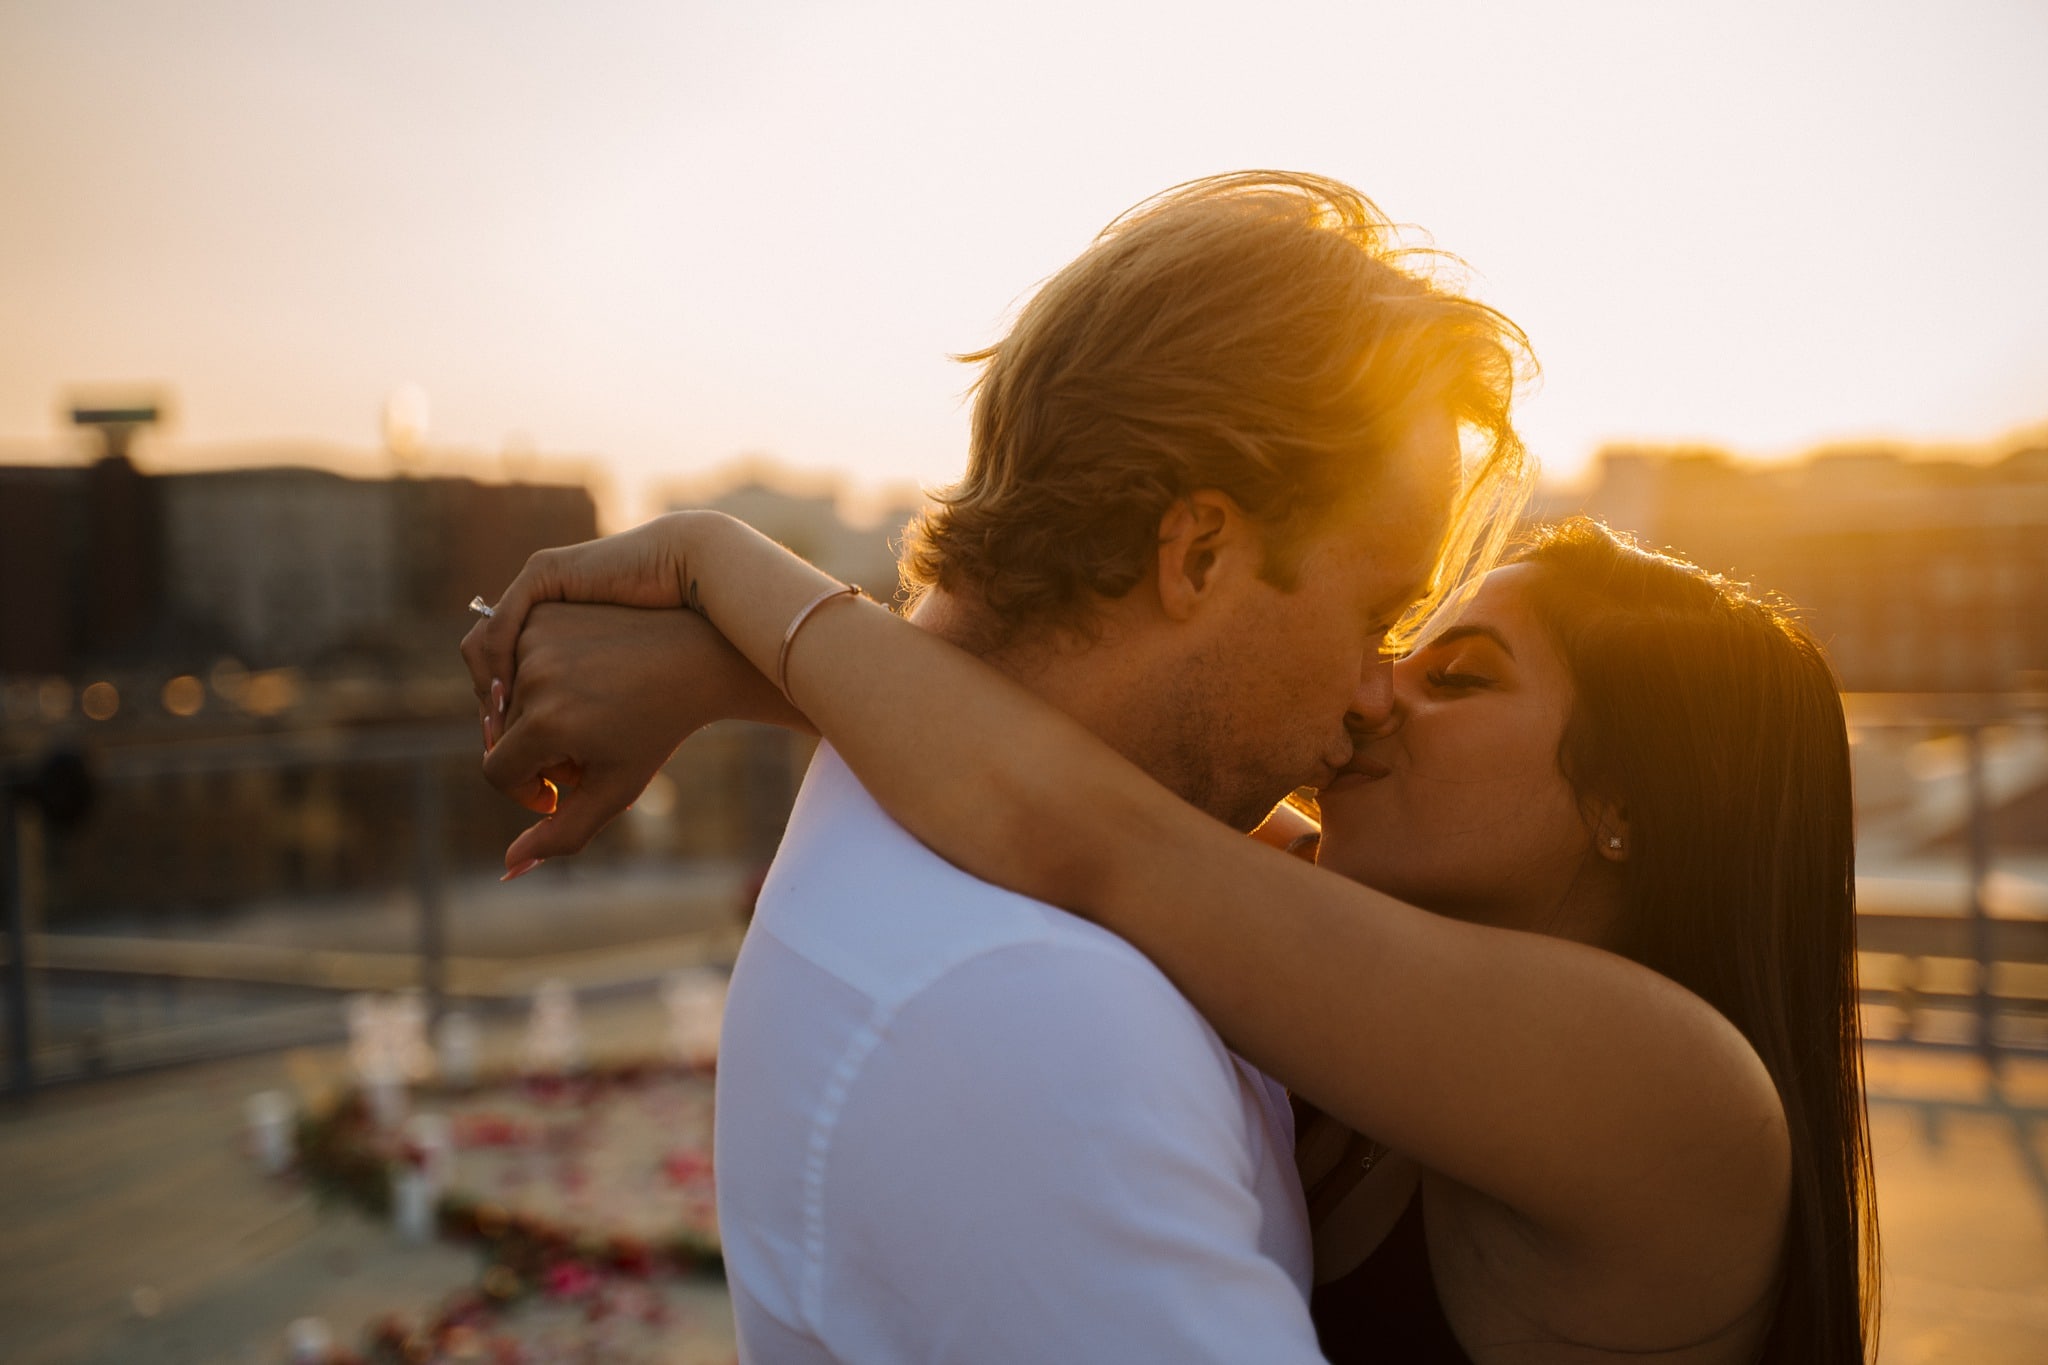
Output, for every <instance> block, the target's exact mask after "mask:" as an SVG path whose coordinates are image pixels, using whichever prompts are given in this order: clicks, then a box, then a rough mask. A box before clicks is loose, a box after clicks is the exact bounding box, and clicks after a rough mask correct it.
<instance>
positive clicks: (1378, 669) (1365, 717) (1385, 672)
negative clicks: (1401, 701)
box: [1344, 658, 1397, 741]
mask: <svg viewBox="0 0 2048 1365" xmlns="http://www.w3.org/2000/svg"><path fill="white" fill-rule="evenodd" d="M1396 709H1397V708H1396V706H1395V703H1394V661H1393V660H1392V659H1383V658H1375V659H1372V660H1370V661H1368V662H1367V663H1366V665H1365V669H1364V671H1363V672H1361V673H1360V674H1359V677H1358V687H1357V689H1356V690H1355V691H1354V692H1352V694H1351V705H1350V706H1349V707H1348V708H1347V709H1346V711H1345V713H1344V728H1345V729H1347V730H1349V731H1350V732H1351V734H1352V737H1353V739H1354V740H1358V741H1364V740H1368V739H1377V738H1378V737H1379V736H1381V735H1383V734H1385V733H1387V732H1388V731H1390V730H1392V729H1393V728H1394V726H1395V724H1396V723H1397V719H1396Z"/></svg>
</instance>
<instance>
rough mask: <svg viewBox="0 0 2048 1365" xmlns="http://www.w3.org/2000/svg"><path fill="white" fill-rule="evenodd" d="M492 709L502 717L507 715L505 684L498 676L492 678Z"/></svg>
mask: <svg viewBox="0 0 2048 1365" xmlns="http://www.w3.org/2000/svg"><path fill="white" fill-rule="evenodd" d="M491 709H492V710H493V711H496V712H497V713H498V716H499V718H500V719H503V718H504V715H505V684H504V683H503V682H502V681H500V680H499V679H497V678H493V679H491Z"/></svg>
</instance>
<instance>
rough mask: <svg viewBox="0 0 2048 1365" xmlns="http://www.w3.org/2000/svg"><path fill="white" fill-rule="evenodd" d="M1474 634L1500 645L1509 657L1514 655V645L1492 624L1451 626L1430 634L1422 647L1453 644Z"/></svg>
mask: <svg viewBox="0 0 2048 1365" xmlns="http://www.w3.org/2000/svg"><path fill="white" fill-rule="evenodd" d="M1474 636H1477V637H1478V638H1479V639H1482V640H1491V641H1493V642H1494V644H1496V645H1498V646H1500V652H1501V653H1503V654H1505V655H1507V656H1508V657H1509V658H1510V659H1512V658H1514V657H1515V647H1514V646H1513V645H1511V644H1509V643H1508V639H1507V636H1505V635H1502V634H1501V633H1500V632H1499V631H1497V630H1495V629H1494V628H1493V627H1492V626H1480V625H1469V626H1452V627H1450V628H1449V629H1448V630H1445V631H1444V632H1442V633H1441V634H1438V635H1433V636H1431V637H1430V638H1429V639H1428V640H1427V641H1425V642H1424V643H1423V646H1422V647H1423V648H1424V649H1440V648H1442V647H1443V646H1445V645H1454V644H1456V643H1457V642H1458V641H1460V640H1469V639H1472V638H1473V637H1474Z"/></svg>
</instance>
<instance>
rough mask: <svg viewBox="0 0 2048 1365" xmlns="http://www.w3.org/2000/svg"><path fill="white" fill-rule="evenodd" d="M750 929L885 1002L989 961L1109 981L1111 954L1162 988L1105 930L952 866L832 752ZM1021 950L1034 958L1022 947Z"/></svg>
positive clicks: (799, 812) (823, 757)
mask: <svg viewBox="0 0 2048 1365" xmlns="http://www.w3.org/2000/svg"><path fill="white" fill-rule="evenodd" d="M753 932H759V933H765V934H767V935H769V936H770V937H772V938H774V939H775V940H776V941H777V942H778V943H780V944H781V945H782V946H784V947H785V948H787V949H788V950H789V951H791V952H793V953H795V954H796V955H797V956H799V957H801V958H803V959H804V960H805V961H807V962H809V963H810V964H811V965H812V966H813V967H815V968H817V969H819V970H821V971H823V972H825V973H826V974H827V975H829V976H831V977H833V978H835V979H837V980H839V981H841V982H843V983H844V984H845V985H847V986H848V987H850V988H852V989H853V990H855V991H857V992H859V993H860V994H861V995H863V996H866V997H868V998H869V999H871V1000H873V1001H875V1002H876V1003H877V1004H883V1005H885V1006H886V1004H887V1002H889V1001H892V1000H894V1001H901V1000H903V999H907V998H909V997H910V996H912V995H915V994H917V993H919V992H920V991H922V990H924V989H925V988H926V987H928V986H929V985H930V984H932V983H933V982H935V981H937V980H939V979H940V978H942V977H944V976H946V975H947V974H949V973H950V972H953V971H955V970H957V969H959V968H960V967H962V966H964V965H965V964H967V963H970V962H974V961H976V960H978V959H981V958H983V957H986V956H988V955H990V954H1000V955H1002V956H1003V957H1004V958H1005V959H1006V961H1007V962H1008V963H1009V964H1010V966H1011V969H1012V970H1013V971H1017V972H1022V973H1027V974H1036V975H1041V976H1045V977H1048V978H1057V977H1061V976H1068V975H1078V976H1079V977H1081V978H1085V979H1086V980H1090V981H1092V980H1097V979H1100V977H1101V971H1100V970H1099V968H1101V967H1102V966H1104V965H1106V964H1105V963H1103V962H1102V959H1104V958H1107V959H1109V960H1110V961H1112V962H1115V963H1118V964H1120V965H1121V969H1122V970H1123V971H1124V972H1127V973H1132V974H1136V975H1137V976H1141V977H1146V978H1154V979H1156V980H1157V981H1158V982H1160V983H1161V984H1163V983H1164V981H1165V978H1164V977H1163V976H1162V975H1160V974H1159V972H1158V969H1157V968H1156V967H1154V966H1153V965H1152V963H1151V961H1150V959H1148V958H1146V957H1145V956H1144V955H1143V954H1142V953H1140V952H1138V950H1137V949H1135V948H1133V947H1132V946H1131V945H1130V944H1129V943H1127V942H1125V941H1124V940H1123V939H1121V938H1119V937H1117V936H1116V935H1115V934H1112V933H1110V932H1109V931H1108V930H1106V929H1103V928H1101V927H1099V926H1097V925H1094V924H1090V923H1089V922H1087V921H1086V920H1083V919H1081V918H1079V917H1078V916H1075V915H1071V914H1068V913H1067V912H1066V911H1064V910H1061V909H1059V908H1057V907H1055V906H1051V905H1047V904H1045V903H1044V902H1042V901H1035V900H1032V899H1030V898H1029V897H1027V896H1020V895H1017V894H1015V893H1014V892H1010V891H1006V890H1004V889H1003V888H1001V887H998V886H994V885H991V884H990V883H988V882H984V881H981V880H980V879H978V878H975V877H972V876H969V875H968V874H967V873H965V872H963V871H961V870H960V869H959V868H957V867H954V866H952V865H951V864H950V863H947V862H946V861H945V860H944V859H942V858H940V857H939V856H938V855H936V854H934V853H933V852H932V851H931V850H930V849H928V848H926V847H925V846H924V845H922V844H920V843H919V842H918V841H917V840H916V839H915V838H913V837H912V836H911V835H910V834H909V833H908V832H907V831H905V830H904V829H903V827H902V826H900V825H898V824H897V823H896V822H895V821H893V820H891V819H890V818H889V817H888V815H887V814H886V813H885V812H883V811H882V810H881V808H880V807H879V806H877V805H876V804H875V803H874V800H873V798H872V797H870V796H869V795H868V794H867V792H866V791H865V789H863V788H862V787H861V785H860V783H859V781H858V780H857V779H856V778H855V777H854V776H853V774H852V773H851V772H850V771H849V770H848V769H847V767H846V765H845V764H844V762H842V761H841V760H840V759H839V757H838V756H837V755H836V754H834V753H833V752H832V751H831V750H830V749H829V748H827V747H821V749H820V750H819V754H818V757H817V759H816V760H815V761H814V762H813V764H812V766H811V771H810V773H809V775H808V776H807V777H806V778H805V781H804V787H803V791H802V793H801V794H800V795H799V797H798V800H797V805H796V809H795V810H794V811H793V812H792V814H791V816H790V822H789V829H788V832H787V833H786V834H785V836H784V838H783V843H782V847H781V849H780V851H779V852H778V853H777V854H776V857H775V862H774V865H773V866H772V867H771V868H770V869H769V873H768V877H767V879H766V881H765V882H764V883H763V884H762V888H761V894H760V898H759V901H758V904H757V907H756V911H755V920H754V929H753ZM1021 949H1028V950H1031V951H1013V950H1021ZM1083 963H1088V964H1091V968H1092V969H1090V970H1081V964H1083ZM1076 984H1079V983H1078V982H1077V983H1076ZM1166 990H1167V993H1168V995H1169V996H1170V997H1171V999H1172V1000H1175V1001H1178V1000H1179V999H1180V997H1179V995H1178V993H1177V992H1174V991H1172V988H1171V987H1170V986H1169V987H1167V988H1166ZM1162 1003H1163V1002H1162ZM1182 1003H1183V1004H1184V1003H1185V1002H1182Z"/></svg>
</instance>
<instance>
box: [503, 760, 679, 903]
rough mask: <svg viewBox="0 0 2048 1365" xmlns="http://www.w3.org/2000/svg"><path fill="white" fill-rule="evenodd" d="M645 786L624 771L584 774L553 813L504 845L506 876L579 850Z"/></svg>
mask: <svg viewBox="0 0 2048 1365" xmlns="http://www.w3.org/2000/svg"><path fill="white" fill-rule="evenodd" d="M645 787H646V784H645V783H644V782H641V783H636V782H635V781H634V780H633V779H632V777H630V776H629V775H627V774H625V773H623V772H617V771H614V772H611V773H606V774H603V775H600V776H594V777H593V776H591V775H589V774H585V781H584V783H583V785H582V786H580V787H575V788H573V789H566V790H564V791H563V793H562V798H561V802H560V804H559V805H557V806H556V807H555V813H554V814H553V815H550V816H548V817H547V818H546V819H544V820H542V821H541V822H540V823H538V824H536V825H532V826H530V827H528V829H527V830H526V832H525V833H523V834H521V835H520V836H519V837H518V838H516V839H514V840H513V841H512V843H511V845H510V846H509V847H508V848H506V850H505V873H506V877H507V879H508V880H509V879H510V878H512V877H517V876H523V875H525V873H527V872H530V871H532V870H533V868H535V867H536V866H538V865H539V864H541V863H543V862H546V861H547V860H548V859H549V858H558V857H561V856H563V855H565V854H569V853H581V852H582V851H583V850H584V848H585V847H587V846H588V845H589V843H590V841H591V840H592V839H594V838H596V837H597V832H598V831H599V830H601V829H603V828H604V827H605V826H606V825H608V824H610V823H611V822H612V821H613V820H614V819H616V818H618V815H619V813H620V812H621V811H624V810H625V809H626V808H627V807H629V806H631V805H632V804H633V802H634V801H636V800H637V799H639V796H640V793H641V791H642V790H644V789H645Z"/></svg>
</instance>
